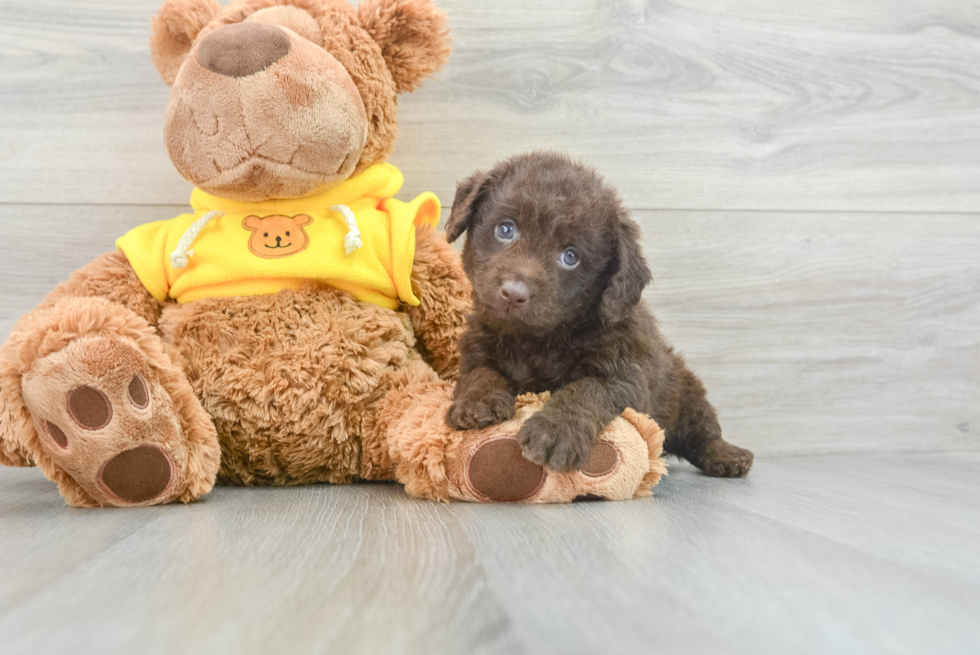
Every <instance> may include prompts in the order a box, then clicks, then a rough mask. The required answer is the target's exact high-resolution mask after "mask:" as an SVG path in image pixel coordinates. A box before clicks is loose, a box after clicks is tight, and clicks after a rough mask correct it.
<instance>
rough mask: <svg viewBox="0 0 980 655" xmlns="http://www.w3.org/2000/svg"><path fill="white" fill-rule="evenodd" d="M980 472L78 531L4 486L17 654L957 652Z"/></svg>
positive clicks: (687, 477) (886, 460) (324, 504)
mask: <svg viewBox="0 0 980 655" xmlns="http://www.w3.org/2000/svg"><path fill="white" fill-rule="evenodd" d="M978 477H980V454H977V453H934V454H926V455H910V454H903V453H894V454H858V455H823V456H816V455H809V456H804V457H763V458H760V460H759V461H758V463H757V465H756V468H755V469H754V470H753V472H752V475H751V476H750V477H749V478H747V479H745V480H738V481H730V480H716V479H711V478H707V477H704V476H702V475H700V474H698V473H696V472H695V471H693V470H692V469H690V468H689V467H687V466H685V465H681V464H677V465H675V466H674V467H673V470H672V473H671V475H670V476H669V477H668V478H667V479H666V480H665V481H664V482H663V483H662V484H661V486H660V487H659V488H658V489H657V494H656V495H655V496H654V497H653V498H646V499H640V500H634V501H628V502H620V503H604V502H590V503H577V504H574V505H570V506H554V507H523V506H514V505H507V506H476V505H465V504H452V505H438V504H433V503H429V502H423V501H419V500H415V499H412V498H409V497H407V496H406V495H405V494H404V493H403V491H402V490H401V489H400V488H399V487H398V486H397V485H358V486H351V487H328V486H318V487H306V488H290V489H253V490H243V489H229V488H219V489H217V490H215V491H214V492H213V493H212V494H211V495H209V496H208V497H207V498H206V500H205V501H204V502H201V503H198V504H195V505H191V506H188V507H183V508H171V507H164V508H150V509H136V510H124V511H116V510H95V511H82V510H68V509H66V508H65V507H64V505H63V503H62V501H61V499H60V498H59V496H58V494H57V492H56V491H55V489H54V488H53V486H52V485H51V484H50V483H48V482H47V481H46V480H44V479H43V478H42V477H41V476H40V474H38V473H37V472H36V471H32V470H17V471H8V472H5V473H4V475H3V476H2V477H0V499H2V502H0V553H3V561H4V562H6V564H4V566H3V577H2V579H0V630H2V632H3V634H4V646H3V652H5V653H48V652H51V653H54V652H64V651H65V650H66V649H67V647H68V646H69V645H70V646H71V649H72V651H73V652H102V653H105V652H113V653H114V652H120V653H122V652H136V651H138V652H151V653H156V652H171V653H172V652H188V651H192V650H193V651H196V652H208V653H225V652H227V653H243V652H244V653H251V652H304V653H305V652H319V653H384V652H397V653H420V654H421V653H425V654H441V653H525V652H526V653H532V652H533V653H612V652H617V653H618V652H636V653H650V652H656V653H800V654H807V653H815V654H816V653H835V654H838V653H869V652H887V653H963V654H972V653H976V652H977V651H978V649H980V493H978V491H977V484H976V480H977V479H978Z"/></svg>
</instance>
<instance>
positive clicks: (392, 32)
mask: <svg viewBox="0 0 980 655" xmlns="http://www.w3.org/2000/svg"><path fill="white" fill-rule="evenodd" d="M357 18H358V21H359V22H360V23H361V27H363V28H364V29H365V30H367V33H368V34H370V35H371V38H372V39H374V41H375V42H376V43H377V44H378V45H379V46H381V54H382V55H383V56H384V58H385V63H386V64H388V70H390V71H391V76H392V77H393V78H394V80H395V89H396V90H397V91H398V93H407V92H409V91H414V90H415V89H417V88H419V87H420V86H422V82H423V81H425V78H426V77H428V76H429V75H431V74H432V73H434V72H436V71H437V70H439V69H440V68H442V65H443V64H444V63H446V60H447V59H448V58H449V52H450V50H451V48H450V41H451V39H450V38H449V30H448V29H447V28H446V16H445V14H443V13H442V12H441V11H439V9H437V8H436V6H435V5H433V4H432V2H431V1H430V0H364V2H361V3H360V4H359V5H358V6H357Z"/></svg>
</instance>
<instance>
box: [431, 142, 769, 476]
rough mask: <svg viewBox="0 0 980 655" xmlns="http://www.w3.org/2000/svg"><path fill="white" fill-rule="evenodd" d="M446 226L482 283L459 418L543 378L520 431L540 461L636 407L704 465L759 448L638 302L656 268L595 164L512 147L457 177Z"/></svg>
mask: <svg viewBox="0 0 980 655" xmlns="http://www.w3.org/2000/svg"><path fill="white" fill-rule="evenodd" d="M446 230H447V233H448V235H449V238H450V239H453V238H456V237H458V236H459V235H460V234H461V233H462V232H463V231H464V230H467V231H468V235H469V236H468V238H467V240H466V245H465V247H464V250H463V262H464V266H465V268H466V272H467V274H468V275H469V277H470V280H471V282H472V284H473V313H472V315H471V316H470V318H469V323H468V328H467V331H466V333H465V334H464V336H463V339H462V341H461V346H460V347H461V350H462V360H461V372H462V376H461V378H460V381H459V384H458V385H457V387H456V391H455V396H454V400H455V402H454V405H453V407H452V408H451V409H450V411H449V413H448V414H447V417H446V418H447V421H448V423H449V424H450V425H452V426H453V427H456V428H460V429H466V428H477V427H485V426H488V425H492V424H494V423H498V422H500V421H504V420H507V419H509V418H510V417H511V416H513V414H514V397H515V395H517V394H521V393H526V392H540V391H546V390H548V391H552V392H553V395H552V397H551V400H550V401H549V402H548V404H547V405H546V406H545V407H544V409H542V410H541V411H540V412H539V413H537V414H536V415H535V416H534V417H532V418H531V419H529V420H528V421H527V423H525V424H524V425H523V426H522V427H521V430H520V433H519V434H518V441H519V442H520V443H521V445H522V447H523V451H524V455H525V457H527V458H528V459H530V460H531V461H534V462H537V463H539V464H543V465H546V466H548V467H550V468H553V469H555V470H558V471H569V470H574V469H577V468H580V467H581V466H582V465H583V464H584V463H585V462H586V461H587V459H588V457H589V453H590V452H591V451H592V448H593V445H594V444H595V441H596V439H597V438H598V435H599V434H600V432H601V431H602V430H603V429H604V428H605V426H607V425H608V424H609V422H610V421H611V420H612V419H613V417H615V416H617V415H618V414H620V413H621V412H623V411H624V410H625V409H626V408H633V409H634V410H637V411H640V412H643V413H646V414H649V415H650V416H652V417H653V418H654V419H655V420H656V422H657V423H658V424H659V425H661V426H662V427H663V428H664V429H665V430H666V433H667V439H666V446H665V447H666V450H667V452H668V453H670V454H674V455H678V456H681V457H684V458H685V459H687V460H689V461H690V462H692V463H693V464H694V465H696V466H697V467H699V468H700V469H701V470H703V471H704V472H705V473H708V474H709V475H716V476H742V475H745V474H746V473H748V470H749V468H750V467H751V465H752V453H750V452H749V451H747V450H744V449H742V448H738V447H736V446H733V445H731V444H729V443H727V442H726V441H724V439H722V436H721V427H720V426H719V424H718V420H717V417H716V415H715V410H714V408H713V407H712V406H711V404H710V403H709V402H708V400H707V397H706V394H705V390H704V386H703V385H702V384H701V382H700V380H698V378H697V377H696V376H695V375H694V374H693V373H692V372H691V371H690V370H688V368H687V367H686V366H685V364H684V361H683V359H682V358H681V357H680V355H678V354H677V353H675V352H674V351H673V349H672V348H671V347H670V345H668V343H667V341H666V340H665V339H664V337H663V336H662V335H661V334H660V331H659V329H658V328H657V324H656V321H655V320H654V318H653V316H652V315H651V314H650V311H649V309H648V308H647V307H646V305H644V304H642V303H641V302H640V300H641V296H642V293H643V289H644V287H645V286H646V285H647V284H648V283H649V282H650V280H651V275H650V271H649V268H648V267H647V265H646V262H645V260H644V258H643V253H642V252H641V250H640V247H639V241H638V240H639V234H640V233H639V228H638V227H637V225H636V224H635V223H634V222H633V221H632V220H631V219H630V217H629V212H628V211H627V210H626V209H625V207H623V204H622V202H621V201H620V199H619V197H618V195H617V194H616V192H615V190H613V189H612V188H611V187H610V186H608V185H607V184H605V183H604V182H603V181H602V180H601V178H600V177H599V176H598V175H597V174H596V173H595V171H593V170H592V169H590V168H588V167H586V166H583V165H580V164H577V163H575V162H573V161H572V160H570V159H569V158H568V157H567V156H565V155H561V154H557V153H532V154H529V155H522V156H518V157H515V158H513V159H510V160H508V161H506V162H504V163H502V164H500V165H498V166H497V167H496V168H494V169H493V170H491V171H489V172H488V173H477V174H475V175H473V176H471V177H470V178H469V179H467V180H466V181H465V182H463V183H462V184H460V185H459V188H458V191H457V194H456V201H455V203H454V204H453V209H452V213H451V216H450V219H449V222H448V224H447V226H446Z"/></svg>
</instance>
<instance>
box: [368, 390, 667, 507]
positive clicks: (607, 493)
mask: <svg viewBox="0 0 980 655" xmlns="http://www.w3.org/2000/svg"><path fill="white" fill-rule="evenodd" d="M546 401H547V394H544V395H541V396H537V395H533V394H528V395H525V396H521V397H520V398H518V400H517V412H516V414H515V416H514V418H513V419H511V420H509V421H506V422H504V423H501V424H499V425H494V426H491V427H489V428H485V429H482V430H462V431H458V430H453V429H452V428H450V427H449V426H447V425H446V422H445V414H446V411H447V410H448V409H449V406H450V405H451V404H452V384H451V383H448V382H445V381H441V380H435V381H432V380H430V381H416V382H413V383H411V384H409V385H407V386H405V387H403V388H400V389H397V388H396V389H393V390H392V391H391V392H389V394H388V397H387V398H386V404H385V408H384V411H383V413H382V417H383V419H382V422H384V423H385V424H386V433H387V437H388V445H389V452H390V453H391V461H392V464H393V466H394V469H395V478H396V479H397V480H398V481H399V482H401V483H403V484H404V485H405V489H406V491H408V492H409V493H411V494H413V495H415V496H419V497H421V498H427V499H430V500H440V501H448V500H464V501H470V502H526V503H567V502H571V501H573V500H575V499H577V498H583V497H587V498H603V499H608V500H621V499H626V498H633V497H636V496H645V495H649V494H650V489H651V487H653V486H654V485H655V484H657V482H659V480H660V477H661V476H662V475H663V474H665V473H666V465H665V463H664V460H663V458H662V453H663V438H664V434H663V430H661V429H660V427H659V426H658V425H657V424H656V423H655V422H654V421H653V420H652V419H650V418H648V417H646V416H644V415H642V414H639V413H637V412H634V411H632V410H629V409H628V410H626V411H625V412H623V414H622V415H621V416H620V417H617V418H616V419H615V420H614V421H613V422H612V423H611V424H610V426H609V427H608V428H607V429H606V430H605V432H603V434H602V435H601V436H600V439H599V442H598V443H597V444H596V446H595V449H594V450H593V452H592V457H591V459H590V460H589V462H588V463H587V464H586V465H585V466H584V467H583V468H582V470H580V471H571V472H568V473H556V472H554V471H549V470H547V469H545V468H543V467H541V466H538V465H537V464H534V463H533V462H530V461H528V460H526V459H524V457H523V456H522V455H521V447H520V444H518V442H517V439H516V435H517V431H518V430H519V429H520V426H521V425H523V423H524V422H525V421H526V420H527V419H528V418H530V417H531V416H532V415H533V414H534V413H535V412H537V411H538V410H539V409H541V407H543V406H544V403H545V402H546Z"/></svg>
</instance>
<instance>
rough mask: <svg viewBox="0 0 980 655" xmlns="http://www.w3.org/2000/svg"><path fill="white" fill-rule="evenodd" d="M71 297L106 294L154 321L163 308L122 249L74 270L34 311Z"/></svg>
mask: <svg viewBox="0 0 980 655" xmlns="http://www.w3.org/2000/svg"><path fill="white" fill-rule="evenodd" d="M69 298H104V299H106V300H108V301H110V302H113V303H116V304H119V305H122V306H123V307H125V308H126V309H128V310H130V311H131V312H133V313H135V314H136V315H137V316H139V317H140V318H142V319H144V320H146V322H147V323H149V324H150V325H156V324H157V322H158V321H159V319H160V312H161V311H162V309H163V305H162V304H161V303H160V302H158V301H157V300H156V298H154V297H153V296H152V295H151V294H150V292H149V291H147V290H146V287H144V286H143V283H142V282H140V279H139V277H137V275H136V271H134V270H133V267H132V265H131V264H130V263H129V260H128V259H126V255H124V254H123V253H122V251H120V250H114V251H112V252H107V253H105V254H103V255H100V256H98V257H96V258H95V259H93V260H92V261H91V262H89V263H88V264H86V265H85V266H83V267H82V268H80V269H78V270H77V271H75V272H74V273H72V274H71V276H70V277H69V278H68V279H67V280H66V281H64V282H62V283H61V284H59V285H58V286H56V287H55V288H54V290H53V291H51V293H49V294H48V295H47V297H45V299H44V300H43V301H42V302H41V304H40V305H38V306H37V307H36V308H35V310H34V311H35V312H38V311H45V310H47V309H50V308H52V307H54V306H55V305H57V304H59V303H61V302H62V301H64V300H67V299H69Z"/></svg>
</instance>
